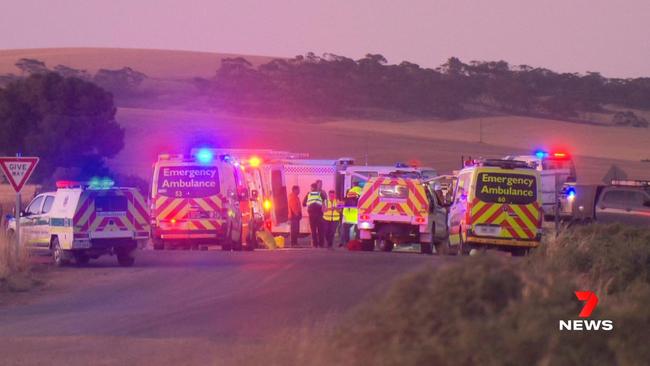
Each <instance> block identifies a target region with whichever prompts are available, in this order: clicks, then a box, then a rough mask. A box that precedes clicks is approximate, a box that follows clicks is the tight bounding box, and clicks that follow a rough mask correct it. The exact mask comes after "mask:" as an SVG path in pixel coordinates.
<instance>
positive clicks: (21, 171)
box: [0, 157, 38, 193]
mask: <svg viewBox="0 0 650 366" xmlns="http://www.w3.org/2000/svg"><path fill="white" fill-rule="evenodd" d="M36 164H38V158H35V157H24V158H23V157H0V168H2V171H3V172H4V173H5V177H7V180H8V181H9V183H10V184H11V186H12V187H14V190H15V191H16V193H18V192H20V190H21V189H23V186H24V185H25V183H26V182H27V180H28V179H29V176H30V175H32V172H33V171H34V168H35V167H36Z"/></svg>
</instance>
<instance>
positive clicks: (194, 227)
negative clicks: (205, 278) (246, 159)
mask: <svg viewBox="0 0 650 366" xmlns="http://www.w3.org/2000/svg"><path fill="white" fill-rule="evenodd" d="M249 205H250V203H249V195H248V189H247V187H246V183H245V179H244V176H243V170H242V165H241V163H240V162H239V161H237V160H236V159H234V158H233V157H232V156H230V155H225V154H222V155H215V153H214V151H213V150H212V149H197V150H194V151H193V152H192V153H191V154H190V156H184V155H180V154H176V155H170V154H161V155H159V156H158V161H157V162H156V163H155V164H154V167H153V179H152V187H151V207H150V208H151V216H152V217H151V231H152V239H153V247H154V249H156V250H162V249H165V248H175V247H181V248H184V249H189V248H192V249H196V248H198V247H199V246H204V245H205V246H207V245H212V244H220V245H221V247H222V249H223V250H242V249H246V250H253V249H255V244H256V242H255V241H253V240H249V239H250V237H251V235H250V234H249V227H250V223H251V220H252V218H251V215H250V209H249Z"/></svg>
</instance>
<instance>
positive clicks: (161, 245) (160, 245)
mask: <svg viewBox="0 0 650 366" xmlns="http://www.w3.org/2000/svg"><path fill="white" fill-rule="evenodd" d="M163 249H165V241H164V240H162V239H161V240H154V241H153V250H163Z"/></svg>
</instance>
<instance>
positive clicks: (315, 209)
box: [302, 183, 326, 248]
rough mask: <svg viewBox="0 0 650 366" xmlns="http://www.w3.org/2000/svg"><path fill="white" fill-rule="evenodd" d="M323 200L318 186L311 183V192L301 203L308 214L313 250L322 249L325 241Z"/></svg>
mask: <svg viewBox="0 0 650 366" xmlns="http://www.w3.org/2000/svg"><path fill="white" fill-rule="evenodd" d="M325 199H326V197H323V195H322V191H321V190H320V189H318V185H317V184H316V183H312V185H311V190H310V191H309V193H307V194H306V195H305V198H304V199H303V201H302V205H303V206H306V207H307V213H308V214H309V229H310V230H311V245H312V246H313V247H314V248H319V247H322V246H323V244H324V241H325V233H324V232H323V229H324V228H323V226H324V225H323V204H324V203H325Z"/></svg>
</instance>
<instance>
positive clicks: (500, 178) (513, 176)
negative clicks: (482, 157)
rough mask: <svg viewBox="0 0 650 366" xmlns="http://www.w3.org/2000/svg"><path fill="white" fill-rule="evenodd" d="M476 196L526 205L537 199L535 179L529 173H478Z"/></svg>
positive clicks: (481, 198)
mask: <svg viewBox="0 0 650 366" xmlns="http://www.w3.org/2000/svg"><path fill="white" fill-rule="evenodd" d="M476 197H477V198H478V199H479V200H481V201H483V202H489V203H508V204H518V205H527V204H530V203H533V202H535V201H536V200H537V179H536V177H535V176H534V175H530V174H517V173H487V172H485V173H479V175H478V179H477V181H476Z"/></svg>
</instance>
